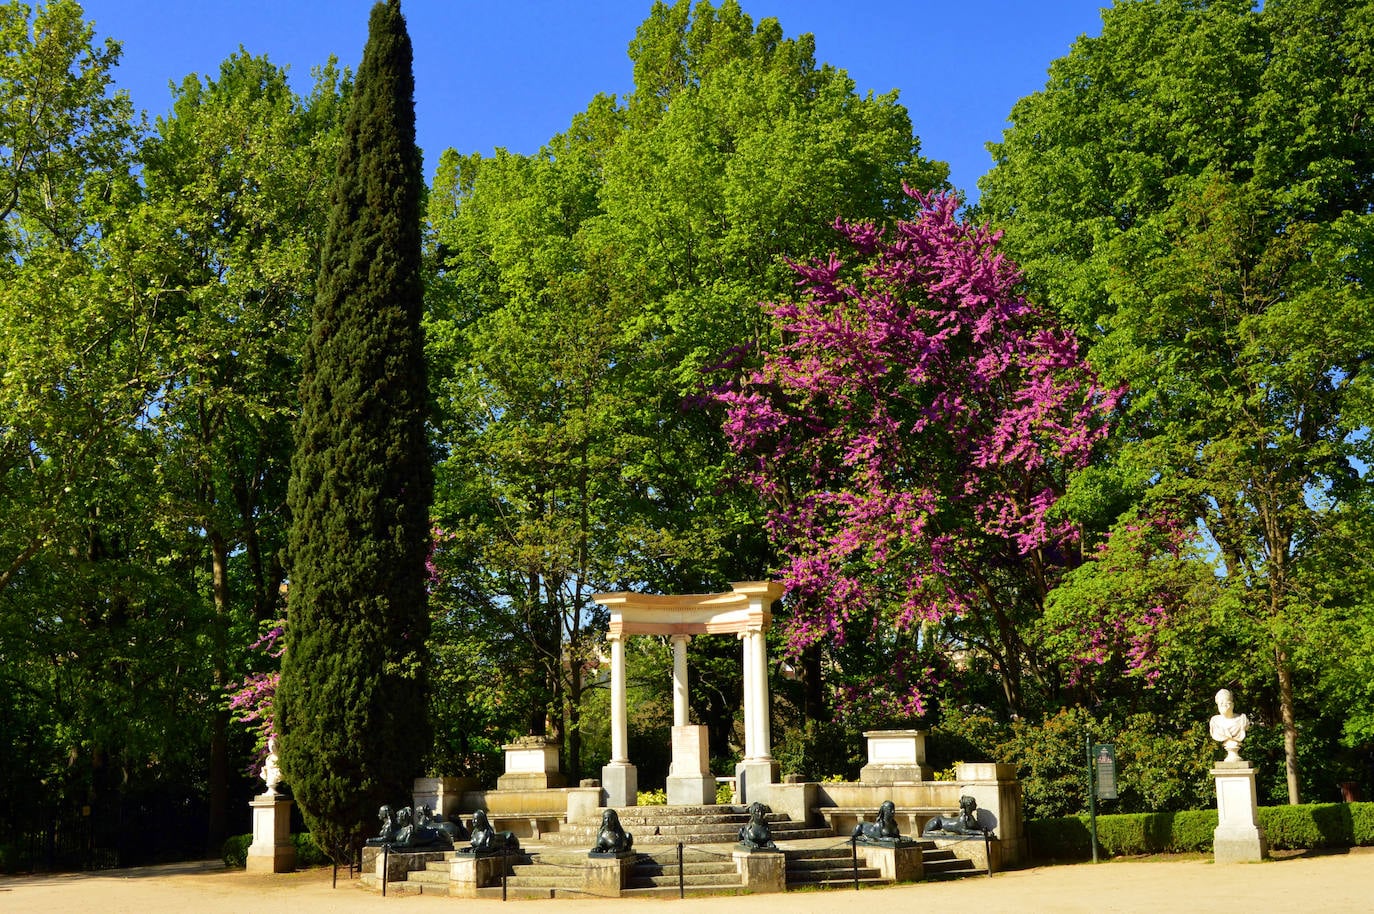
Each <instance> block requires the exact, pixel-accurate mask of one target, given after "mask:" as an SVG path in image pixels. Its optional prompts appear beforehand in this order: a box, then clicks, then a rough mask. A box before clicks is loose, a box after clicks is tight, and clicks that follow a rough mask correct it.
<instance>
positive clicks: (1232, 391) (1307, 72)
mask: <svg viewBox="0 0 1374 914" xmlns="http://www.w3.org/2000/svg"><path fill="white" fill-rule="evenodd" d="M1372 66H1374V13H1372V12H1371V8H1370V6H1369V4H1368V3H1364V2H1337V0H1275V2H1269V3H1265V4H1263V6H1262V8H1255V7H1254V5H1252V4H1251V3H1250V2H1248V0H1212V2H1185V0H1163V2H1121V3H1118V4H1117V5H1116V6H1115V7H1113V8H1112V9H1110V10H1108V11H1106V12H1105V13H1104V17H1103V31H1102V35H1101V36H1100V37H1098V38H1083V39H1080V40H1079V41H1078V42H1077V43H1076V44H1075V45H1074V47H1073V49H1072V51H1071V52H1070V53H1069V55H1068V56H1066V57H1064V58H1061V59H1060V60H1057V61H1055V62H1054V64H1053V65H1052V66H1051V68H1050V78H1049V82H1048V83H1047V85H1046V87H1045V89H1044V90H1043V91H1042V92H1039V93H1037V94H1035V95H1033V96H1030V97H1028V98H1025V99H1023V100H1022V101H1020V102H1019V103H1018V104H1017V105H1016V107H1015V108H1014V109H1013V111H1012V115H1011V120H1012V125H1013V126H1012V127H1011V129H1010V130H1008V131H1007V133H1006V135H1005V138H1004V140H1003V141H1002V142H1001V143H999V144H994V145H993V146H992V150H993V153H994V156H995V158H996V162H997V164H996V167H995V168H994V170H993V171H992V172H991V173H990V174H989V175H988V176H987V177H986V178H985V179H984V181H983V182H981V184H980V186H981V188H982V191H983V196H982V201H981V206H982V209H983V212H984V213H985V214H986V215H987V216H989V217H991V218H992V219H993V220H994V221H996V222H999V223H1001V224H1002V225H1004V226H1005V227H1006V229H1007V239H1008V244H1009V246H1010V248H1011V250H1012V251H1013V252H1014V254H1015V256H1016V257H1017V259H1018V260H1019V261H1020V262H1021V264H1022V265H1023V266H1024V268H1025V270H1026V272H1027V274H1028V276H1029V280H1030V283H1031V286H1032V289H1033V293H1032V294H1034V295H1037V296H1039V297H1041V298H1042V299H1043V300H1045V301H1046V302H1047V303H1049V304H1050V305H1052V306H1053V307H1054V308H1056V309H1057V310H1058V311H1059V312H1060V314H1062V315H1063V316H1064V317H1065V318H1067V319H1068V320H1069V321H1070V322H1072V323H1073V325H1075V326H1076V327H1077V328H1078V330H1079V332H1080V333H1081V334H1083V335H1084V336H1085V337H1086V338H1087V339H1088V340H1089V341H1090V343H1091V351H1090V359H1091V360H1092V361H1093V362H1094V364H1095V365H1096V367H1097V368H1098V369H1099V371H1100V372H1101V374H1102V376H1103V378H1104V380H1105V381H1107V383H1118V382H1124V383H1127V384H1129V386H1130V389H1131V393H1130V394H1129V396H1128V397H1127V399H1126V400H1125V401H1124V412H1123V420H1122V423H1121V429H1122V433H1121V435H1120V437H1119V441H1118V445H1119V452H1118V457H1117V461H1116V464H1115V466H1116V468H1117V471H1118V474H1119V479H1118V481H1119V482H1120V483H1121V484H1123V485H1124V487H1125V488H1127V489H1129V490H1131V491H1133V492H1137V493H1144V498H1145V499H1146V503H1147V504H1149V503H1161V502H1163V503H1168V504H1171V505H1183V506H1185V510H1186V511H1188V512H1190V513H1191V514H1192V516H1193V517H1194V518H1196V521H1197V523H1198V525H1199V527H1200V529H1201V530H1202V531H1203V533H1204V536H1205V538H1206V543H1207V544H1208V546H1209V548H1210V550H1211V552H1212V557H1213V559H1214V564H1215V568H1216V572H1217V574H1218V575H1219V576H1220V578H1221V581H1222V583H1223V584H1224V588H1225V592H1226V599H1225V600H1224V601H1222V602H1221V603H1220V604H1218V606H1219V608H1221V607H1224V608H1225V618H1224V620H1223V624H1224V626H1225V627H1226V628H1228V629H1230V630H1231V631H1233V632H1235V633H1236V634H1237V635H1238V636H1239V638H1240V640H1241V641H1242V642H1243V643H1244V644H1246V645H1247V647H1248V651H1249V656H1250V657H1251V658H1252V661H1262V662H1264V663H1266V664H1267V665H1268V666H1269V667H1270V668H1271V669H1272V670H1273V671H1274V682H1275V685H1276V687H1277V688H1276V692H1277V697H1276V700H1275V702H1274V705H1275V707H1276V708H1277V710H1278V715H1277V716H1278V717H1279V718H1280V720H1281V723H1282V729H1283V732H1284V737H1285V738H1284V743H1285V755H1286V759H1287V779H1288V795H1289V798H1290V801H1292V802H1297V800H1298V795H1299V786H1298V785H1299V772H1298V747H1297V741H1298V732H1299V728H1298V722H1297V719H1296V707H1297V698H1296V697H1295V695H1296V693H1297V692H1298V690H1299V689H1300V685H1301V684H1300V683H1298V682H1295V674H1296V673H1301V672H1302V670H1301V669H1299V668H1298V667H1297V664H1298V659H1299V657H1300V656H1301V655H1303V654H1304V653H1305V652H1304V651H1303V649H1302V643H1303V641H1304V638H1305V637H1306V632H1307V631H1310V630H1311V628H1310V626H1311V625H1312V622H1313V620H1314V618H1316V617H1319V616H1321V615H1322V614H1324V613H1326V612H1328V611H1329V610H1331V608H1332V607H1331V605H1330V604H1329V603H1326V602H1324V601H1322V600H1314V599H1312V598H1311V594H1312V591H1311V590H1310V589H1307V588H1304V587H1302V586H1300V582H1299V577H1298V574H1297V569H1298V567H1299V566H1301V564H1302V563H1303V561H1304V557H1305V556H1306V555H1307V554H1308V553H1309V552H1311V551H1312V550H1313V549H1315V548H1317V547H1318V546H1319V544H1320V543H1321V541H1322V539H1323V537H1324V536H1325V535H1326V530H1327V528H1328V526H1329V523H1330V521H1331V518H1332V511H1333V510H1335V509H1337V508H1342V506H1348V505H1351V504H1352V502H1351V499H1352V497H1354V496H1355V495H1357V494H1358V493H1359V491H1360V490H1362V489H1364V488H1366V487H1367V477H1361V476H1360V472H1361V471H1358V469H1357V468H1358V467H1360V466H1361V465H1362V464H1363V465H1366V466H1367V465H1368V463H1369V461H1370V459H1371V456H1374V455H1371V443H1370V440H1369V438H1368V435H1367V433H1366V430H1367V428H1368V423H1369V420H1370V412H1369V409H1368V404H1369V390H1370V387H1371V380H1370V377H1369V375H1368V372H1367V362H1368V360H1369V358H1370V355H1371V352H1372V351H1374V300H1372V299H1371V289H1370V284H1369V280H1370V275H1369V266H1368V265H1369V257H1368V255H1369V252H1370V250H1371V244H1374V215H1371V210H1374V197H1371V194H1374V153H1372V152H1371V150H1374V135H1372V134H1371V130H1374V127H1371V121H1370V113H1371V107H1372V104H1374V90H1371V83H1370V80H1369V78H1368V74H1369V72H1370V70H1371V67H1372ZM1218 684H1222V683H1218Z"/></svg>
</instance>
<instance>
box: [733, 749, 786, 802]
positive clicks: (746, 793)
mask: <svg viewBox="0 0 1374 914" xmlns="http://www.w3.org/2000/svg"><path fill="white" fill-rule="evenodd" d="M779 770H780V769H779V768H778V763H777V762H776V761H774V760H773V759H745V760H744V761H742V762H740V763H739V764H738V765H736V766H735V783H736V785H738V787H737V791H736V795H737V796H738V798H739V802H741V803H755V802H757V803H768V802H770V788H771V787H772V786H773V785H774V784H776V783H778V773H779Z"/></svg>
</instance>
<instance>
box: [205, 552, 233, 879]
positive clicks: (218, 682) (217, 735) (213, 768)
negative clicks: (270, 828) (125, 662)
mask: <svg viewBox="0 0 1374 914" xmlns="http://www.w3.org/2000/svg"><path fill="white" fill-rule="evenodd" d="M210 566H211V567H210V584H211V588H212V589H213V591H214V597H215V642H216V643H215V657H214V665H215V671H214V673H215V688H216V690H217V691H218V690H220V689H223V688H224V687H225V672H224V651H225V646H226V642H227V640H228V629H229V547H228V545H227V544H226V543H225V541H224V537H223V536H222V535H220V534H219V533H218V532H215V531H211V533H210ZM207 780H208V784H207V792H208V794H209V796H208V798H207V799H208V801H209V807H210V808H209V820H210V821H209V823H208V827H207V828H206V836H205V839H206V851H207V852H208V853H212V854H217V853H219V850H220V848H221V846H222V845H223V844H224V839H225V838H227V837H229V712H228V711H227V710H220V711H215V712H214V715H213V717H212V718H211V722H210V770H209V772H208V777H207Z"/></svg>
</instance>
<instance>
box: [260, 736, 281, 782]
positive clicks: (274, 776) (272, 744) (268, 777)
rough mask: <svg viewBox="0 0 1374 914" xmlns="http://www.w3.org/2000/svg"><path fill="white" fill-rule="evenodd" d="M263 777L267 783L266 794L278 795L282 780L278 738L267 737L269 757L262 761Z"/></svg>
mask: <svg viewBox="0 0 1374 914" xmlns="http://www.w3.org/2000/svg"><path fill="white" fill-rule="evenodd" d="M262 779H263V782H264V783H266V784H267V790H266V791H265V793H264V795H266V796H277V795H278V791H277V784H278V783H279V782H280V781H281V768H280V767H279V766H278V765H277V738H276V737H275V736H271V737H268V739H267V758H265V759H263V761H262Z"/></svg>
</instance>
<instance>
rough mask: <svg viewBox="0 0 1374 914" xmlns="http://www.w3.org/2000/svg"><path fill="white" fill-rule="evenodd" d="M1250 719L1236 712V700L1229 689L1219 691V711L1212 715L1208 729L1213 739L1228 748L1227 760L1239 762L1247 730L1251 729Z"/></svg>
mask: <svg viewBox="0 0 1374 914" xmlns="http://www.w3.org/2000/svg"><path fill="white" fill-rule="evenodd" d="M1249 727H1250V721H1249V719H1248V718H1246V716H1245V715H1244V714H1237V713H1236V706H1235V702H1234V701H1233V700H1232V698H1231V692H1230V690H1229V689H1222V690H1221V691H1220V692H1218V693H1217V713H1216V714H1213V715H1212V719H1211V721H1210V722H1209V723H1208V730H1209V731H1211V734H1212V739H1214V740H1216V741H1217V742H1219V743H1221V746H1222V748H1223V749H1225V750H1226V758H1225V759H1224V761H1227V762H1239V761H1240V760H1241V758H1240V744H1241V742H1242V741H1243V740H1244V739H1245V731H1246V730H1247V729H1249Z"/></svg>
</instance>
